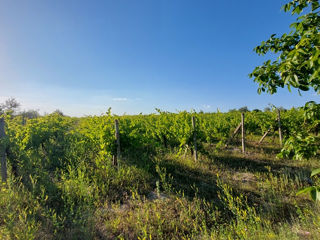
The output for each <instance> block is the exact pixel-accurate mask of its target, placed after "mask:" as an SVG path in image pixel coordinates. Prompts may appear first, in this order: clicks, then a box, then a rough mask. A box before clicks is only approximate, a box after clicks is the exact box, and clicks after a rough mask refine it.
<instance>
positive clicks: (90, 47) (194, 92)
mask: <svg viewBox="0 0 320 240" xmlns="http://www.w3.org/2000/svg"><path fill="white" fill-rule="evenodd" d="M285 2H287V1H279V0H268V1H265V0H255V1H253V0H243V1H238V0H230V1H214V0H199V1H195V0H136V1H132V0H116V1H115V0H113V1H112V0H106V1H102V0H101V1H100V0H95V1H88V0H87V1H83V0H68V1H64V0H55V1H49V0H29V1H18V0H0V102H2V101H4V100H5V99H6V98H8V97H15V98H16V99H17V100H18V101H19V102H21V104H22V107H21V108H22V109H38V110H40V111H41V112H42V113H43V112H52V111H54V110H55V109H60V110H62V111H63V112H64V113H66V114H69V115H73V116H82V115H91V114H101V113H103V112H106V111H107V109H108V108H109V107H112V110H113V112H114V113H116V114H123V113H129V114H135V113H140V112H143V113H151V112H154V109H155V108H160V109H163V110H168V111H176V110H191V109H195V110H204V111H216V110H217V108H218V109H219V110H221V111H227V110H229V109H232V108H239V107H242V106H248V107H249V109H254V108H260V109H263V108H264V107H266V106H267V105H268V104H269V103H272V104H275V105H277V106H283V107H286V108H290V107H292V106H301V105H303V104H304V103H305V102H306V101H310V100H315V101H319V95H316V94H315V93H314V92H302V96H299V95H298V93H297V92H296V91H293V92H292V93H289V92H288V91H287V89H284V90H280V91H279V92H278V93H277V94H275V95H272V96H270V95H268V94H261V95H258V94H257V84H256V83H254V82H253V80H252V79H250V78H249V77H248V74H249V73H250V72H251V71H252V70H253V69H254V67H255V66H257V65H260V64H261V63H262V62H263V61H264V60H265V58H264V57H259V56H257V55H256V54H255V53H254V52H253V48H254V47H255V46H256V45H258V44H259V43H260V42H261V41H263V40H267V39H268V38H269V37H270V35H271V34H273V33H276V34H282V33H285V32H289V31H290V29H289V25H290V23H291V22H293V21H294V19H295V17H292V16H291V15H290V14H287V13H284V12H283V11H281V6H282V5H283V4H284V3H285Z"/></svg>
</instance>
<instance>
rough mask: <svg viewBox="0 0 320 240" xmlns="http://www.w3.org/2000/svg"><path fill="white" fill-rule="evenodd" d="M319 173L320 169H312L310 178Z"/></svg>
mask: <svg viewBox="0 0 320 240" xmlns="http://www.w3.org/2000/svg"><path fill="white" fill-rule="evenodd" d="M319 173H320V168H317V169H314V170H313V171H312V172H311V177H313V176H314V175H317V174H319Z"/></svg>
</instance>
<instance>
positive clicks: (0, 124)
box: [0, 118, 7, 182]
mask: <svg viewBox="0 0 320 240" xmlns="http://www.w3.org/2000/svg"><path fill="white" fill-rule="evenodd" d="M5 136H6V133H5V131H4V118H0V140H4V138H5ZM0 159H1V178H2V182H6V181H7V161H6V149H5V146H3V144H2V146H0Z"/></svg>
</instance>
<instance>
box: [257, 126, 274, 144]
mask: <svg viewBox="0 0 320 240" xmlns="http://www.w3.org/2000/svg"><path fill="white" fill-rule="evenodd" d="M270 131H271V127H269V129H268V130H267V131H266V132H265V133H264V134H263V136H262V138H261V139H260V141H259V142H258V144H261V143H262V141H263V139H264V138H265V137H266V136H267V135H268V134H269V132H270Z"/></svg>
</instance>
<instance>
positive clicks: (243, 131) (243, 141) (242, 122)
mask: <svg viewBox="0 0 320 240" xmlns="http://www.w3.org/2000/svg"><path fill="white" fill-rule="evenodd" d="M244 134H245V129H244V113H241V142H242V153H245V151H246V149H245V135H244Z"/></svg>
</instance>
